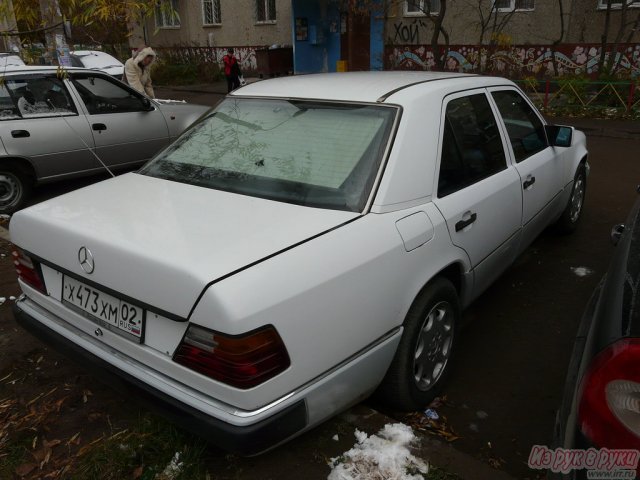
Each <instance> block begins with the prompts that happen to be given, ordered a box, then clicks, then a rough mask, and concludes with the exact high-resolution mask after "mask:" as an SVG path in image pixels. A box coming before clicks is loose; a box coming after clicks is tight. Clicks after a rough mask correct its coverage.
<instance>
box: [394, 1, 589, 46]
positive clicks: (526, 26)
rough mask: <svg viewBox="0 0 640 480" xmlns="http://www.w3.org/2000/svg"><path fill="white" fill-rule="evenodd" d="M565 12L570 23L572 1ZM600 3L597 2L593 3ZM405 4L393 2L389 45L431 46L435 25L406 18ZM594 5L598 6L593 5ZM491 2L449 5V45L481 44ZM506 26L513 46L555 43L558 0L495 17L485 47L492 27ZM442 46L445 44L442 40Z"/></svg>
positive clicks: (488, 24) (424, 18)
mask: <svg viewBox="0 0 640 480" xmlns="http://www.w3.org/2000/svg"><path fill="white" fill-rule="evenodd" d="M562 1H563V4H564V8H565V21H566V22H568V17H569V12H570V7H571V0H562ZM592 1H593V2H597V0H592ZM403 3H404V2H403V1H400V0H397V1H395V2H393V6H391V7H389V9H388V12H387V22H386V39H385V43H386V44H387V45H417V44H424V45H428V44H429V43H430V42H431V36H432V34H433V22H432V21H431V20H430V19H429V18H428V17H427V16H426V15H419V16H416V15H407V14H405V12H404V6H403ZM594 4H595V3H594ZM491 5H492V1H491V0H455V1H449V2H448V3H447V12H446V14H445V20H444V28H445V29H446V30H447V31H448V32H449V36H450V43H451V44H454V45H462V44H470V45H475V44H479V43H481V33H482V27H481V23H482V22H481V15H480V12H479V6H480V8H482V12H483V15H484V18H485V19H486V18H488V17H489V15H490V13H491ZM494 19H495V20H496V22H495V23H496V25H499V24H500V23H501V22H504V24H505V27H504V28H503V29H502V33H503V37H502V41H503V42H508V43H512V44H527V43H529V44H546V43H553V41H554V40H556V39H557V38H558V36H559V34H560V9H559V6H558V0H536V2H535V9H534V10H533V11H516V12H513V13H500V12H498V13H497V17H496V13H495V12H494V13H493V14H492V17H491V20H490V21H489V22H487V21H486V20H485V23H486V28H485V33H484V36H483V38H482V41H483V43H488V42H489V39H490V36H491V31H492V27H493V25H494ZM441 43H442V40H441Z"/></svg>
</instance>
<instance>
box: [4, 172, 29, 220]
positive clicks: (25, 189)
mask: <svg viewBox="0 0 640 480" xmlns="http://www.w3.org/2000/svg"><path fill="white" fill-rule="evenodd" d="M30 193H31V182H30V181H29V177H27V176H26V175H24V174H23V173H22V172H21V171H20V170H19V169H17V168H14V167H13V166H10V167H6V166H0V213H9V214H11V213H13V212H15V211H16V210H19V209H20V208H22V206H23V205H24V202H25V201H26V199H27V197H28V196H29V194H30Z"/></svg>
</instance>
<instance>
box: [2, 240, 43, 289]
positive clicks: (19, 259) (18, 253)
mask: <svg viewBox="0 0 640 480" xmlns="http://www.w3.org/2000/svg"><path fill="white" fill-rule="evenodd" d="M11 255H12V256H13V264H14V265H15V266H16V273H17V274H18V278H19V279H20V280H22V281H23V282H24V283H26V284H27V285H29V286H31V287H33V288H35V289H36V290H38V291H40V292H42V293H47V292H46V289H45V288H44V281H43V280H42V275H41V273H40V269H39V267H38V266H37V265H36V264H35V263H34V262H33V260H31V258H30V257H29V256H28V255H27V254H26V253H24V251H23V250H22V249H20V248H18V247H15V246H14V248H13V251H12V252H11Z"/></svg>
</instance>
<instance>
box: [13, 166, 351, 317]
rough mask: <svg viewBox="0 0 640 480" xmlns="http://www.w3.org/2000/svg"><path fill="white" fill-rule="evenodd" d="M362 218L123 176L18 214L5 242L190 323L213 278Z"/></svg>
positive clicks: (153, 179)
mask: <svg viewBox="0 0 640 480" xmlns="http://www.w3.org/2000/svg"><path fill="white" fill-rule="evenodd" d="M358 215H359V214H358V213H353V212H345V211H337V210H327V209H318V208H311V207H304V206H299V205H291V204H287V203H282V202H276V201H271V200H265V199H260V198H254V197H249V196H244V195H239V194H233V193H228V192H222V191H218V190H212V189H208V188H203V187H196V186H192V185H186V184H182V183H177V182H173V181H169V180H163V179H158V178H152V177H147V176H143V175H140V174H136V173H129V174H126V175H122V176H120V177H116V178H113V179H110V180H106V181H104V182H100V183H97V184H94V185H91V186H89V187H85V188H83V189H80V190H76V191H74V192H71V193H68V194H66V195H63V196H60V197H57V198H54V199H51V200H48V201H46V202H43V203H40V204H38V205H34V206H32V207H29V208H27V209H25V210H21V211H19V212H18V213H16V214H15V215H14V216H13V218H12V220H11V238H12V241H13V242H14V243H15V244H16V245H18V246H19V247H21V248H23V249H25V250H26V251H28V252H30V253H31V254H33V255H35V256H37V257H40V258H41V259H43V260H44V261H45V262H48V263H50V264H52V265H55V266H56V267H59V268H60V269H62V270H67V271H68V272H71V273H73V274H75V275H76V276H78V277H79V278H86V279H88V280H91V281H93V282H96V283H97V284H99V285H103V286H105V287H108V288H110V289H112V290H115V291H116V292H120V293H122V294H125V295H127V296H129V297H132V298H135V299H137V300H139V301H141V302H144V303H146V304H149V305H151V306H154V307H155V308H158V309H162V310H164V311H167V312H170V313H172V314H174V315H178V316H180V317H182V318H186V317H187V316H188V314H189V312H190V311H191V308H192V307H193V306H194V304H195V302H196V300H197V298H198V297H199V295H200V293H201V292H202V291H203V289H204V288H205V286H206V285H207V284H208V283H210V282H211V281H214V280H216V279H219V278H220V277H222V276H225V275H228V274H230V273H232V272H234V271H236V270H238V269H241V268H243V267H245V266H247V265H249V264H251V263H253V262H256V261H259V260H261V259H264V258H265V257H267V256H270V255H273V254H275V253H277V252H280V251H281V250H283V249H286V248H287V247H291V246H292V245H295V244H296V243H298V242H302V241H304V240H306V239H308V238H310V237H312V236H314V235H317V234H319V233H321V232H325V231H327V230H329V229H332V228H334V227H336V226H338V225H341V224H343V223H344V222H346V221H349V220H350V219H353V218H355V217H357V216H358ZM82 246H86V247H87V248H88V249H89V250H91V253H92V254H93V258H94V261H95V270H94V272H93V273H92V274H90V275H87V274H86V273H84V271H83V270H82V269H81V267H80V264H79V262H78V250H79V249H80V247H82Z"/></svg>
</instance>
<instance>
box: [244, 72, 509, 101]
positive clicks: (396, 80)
mask: <svg viewBox="0 0 640 480" xmlns="http://www.w3.org/2000/svg"><path fill="white" fill-rule="evenodd" d="M429 82H433V83H434V89H436V88H437V89H440V88H442V87H443V86H444V85H451V86H453V85H456V86H460V85H463V84H468V85H469V86H470V88H474V87H484V86H487V85H491V84H495V83H500V84H504V83H505V82H508V80H505V79H502V78H496V77H481V76H478V75H470V74H464V73H456V72H405V71H393V72H349V73H321V74H311V75H294V76H290V77H279V78H274V79H269V80H264V81H261V82H255V83H251V84H249V85H247V86H245V87H242V88H240V89H238V90H235V91H234V92H233V93H232V95H234V96H254V97H281V98H308V99H326V100H338V101H355V102H382V101H384V100H385V99H386V98H387V97H389V96H390V95H392V94H393V93H395V92H398V91H401V90H403V89H404V88H406V87H409V86H411V85H415V84H426V83H429ZM509 83H510V82H509Z"/></svg>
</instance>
